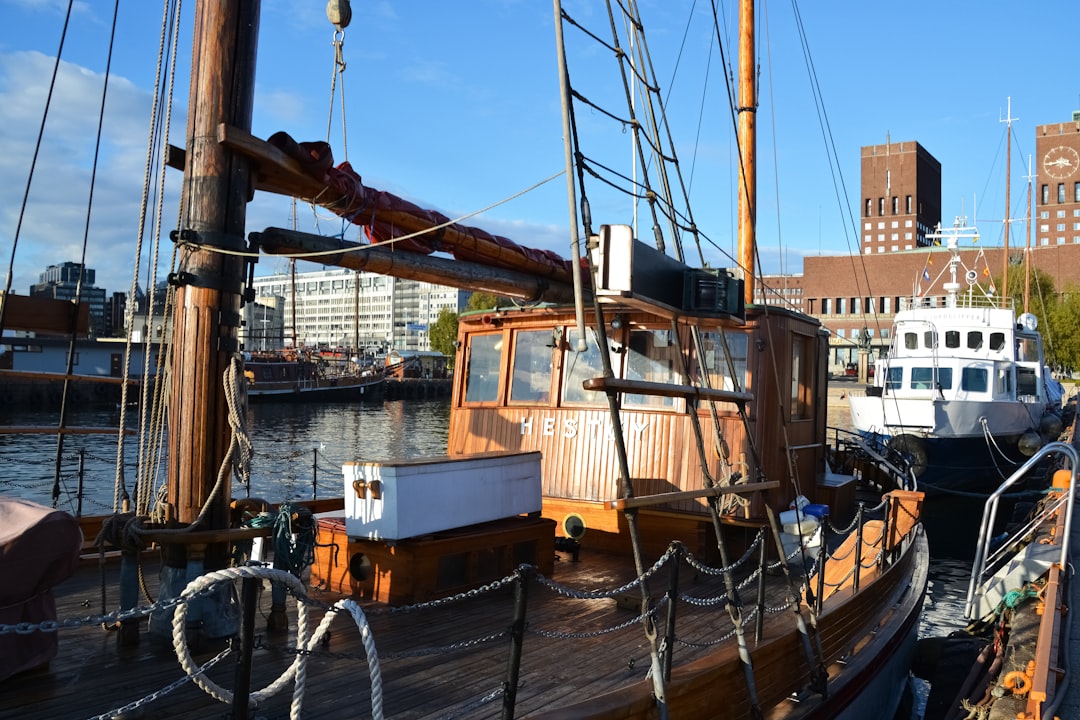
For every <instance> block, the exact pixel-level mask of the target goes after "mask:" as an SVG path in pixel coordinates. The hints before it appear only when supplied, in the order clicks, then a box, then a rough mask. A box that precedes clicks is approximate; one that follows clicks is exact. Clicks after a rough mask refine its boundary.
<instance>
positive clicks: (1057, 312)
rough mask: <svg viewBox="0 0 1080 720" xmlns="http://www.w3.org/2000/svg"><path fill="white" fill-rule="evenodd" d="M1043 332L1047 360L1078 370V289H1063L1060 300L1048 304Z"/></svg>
mask: <svg viewBox="0 0 1080 720" xmlns="http://www.w3.org/2000/svg"><path fill="white" fill-rule="evenodd" d="M1047 321H1048V322H1047V323H1046V326H1045V327H1042V326H1040V330H1042V332H1043V341H1044V343H1045V344H1046V347H1047V351H1046V355H1047V360H1049V361H1050V362H1051V363H1053V364H1056V365H1060V366H1062V367H1066V368H1071V369H1074V370H1075V369H1076V368H1080V288H1076V287H1075V286H1070V287H1066V288H1065V292H1063V293H1062V294H1061V297H1060V299H1057V300H1056V301H1055V302H1053V303H1050V308H1049V312H1048V318H1047Z"/></svg>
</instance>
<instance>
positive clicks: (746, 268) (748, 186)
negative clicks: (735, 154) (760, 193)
mask: <svg viewBox="0 0 1080 720" xmlns="http://www.w3.org/2000/svg"><path fill="white" fill-rule="evenodd" d="M754 52H755V50H754V0H740V2H739V107H738V111H739V163H740V168H739V267H741V268H742V270H743V278H744V280H745V293H744V295H745V301H746V304H747V305H749V304H751V303H752V302H754V274H755V273H754V245H755V230H756V226H757V165H756V162H757V161H756V156H757V134H756V133H757V129H756V122H757V86H756V84H755V77H754V74H755V73H754Z"/></svg>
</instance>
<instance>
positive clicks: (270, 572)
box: [172, 566, 383, 720]
mask: <svg viewBox="0 0 1080 720" xmlns="http://www.w3.org/2000/svg"><path fill="white" fill-rule="evenodd" d="M237 578H258V579H263V580H270V581H271V582H277V583H282V584H284V585H286V586H288V589H289V590H291V591H292V592H293V593H294V594H296V595H297V596H302V595H304V585H303V583H302V582H300V580H299V579H297V578H296V577H294V576H293V575H292V574H291V573H289V572H286V571H284V570H275V569H273V568H267V567H258V566H243V567H233V568H226V569H224V570H218V571H215V572H211V573H207V574H205V575H201V576H199V577H197V578H195V579H194V580H192V581H191V582H190V583H188V585H187V587H186V588H184V591H183V592H182V593H181V594H180V598H181V599H182V600H183V601H184V602H182V603H181V604H179V605H178V606H177V607H176V609H175V610H174V611H173V619H172V640H173V649H174V650H175V651H176V658H177V660H179V661H180V666H181V667H182V668H183V669H184V672H185V673H187V674H188V676H190V677H191V680H192V682H194V683H195V684H196V685H198V686H199V687H200V688H201V689H202V690H203V692H205V693H206V694H208V695H210V697H212V698H214V699H215V700H218V701H220V702H223V703H231V702H232V700H233V693H232V692H231V691H229V690H227V689H225V688H223V687H221V686H220V685H218V684H217V683H215V682H214V681H212V680H210V679H209V678H208V677H206V676H205V675H204V674H203V673H202V672H201V670H200V668H199V667H198V665H197V664H196V662H195V660H194V658H192V656H191V651H190V649H189V648H188V645H187V633H186V620H187V607H188V603H187V602H186V601H187V600H188V599H189V598H191V597H192V596H195V595H199V594H202V593H203V592H205V591H206V590H208V589H210V588H211V587H213V586H215V585H218V584H221V583H223V582H231V581H233V580H235V579H237ZM341 611H345V612H348V613H349V614H350V615H351V616H352V618H353V621H354V622H355V623H356V626H357V628H358V629H359V630H360V638H361V640H362V641H363V644H364V652H365V654H366V656H367V662H368V674H369V676H370V678H371V715H372V718H374V720H382V717H383V706H382V671H381V669H380V666H379V655H378V652H377V651H376V649H375V641H374V638H373V637H372V635H371V627H370V626H369V625H368V622H367V618H366V616H365V615H364V611H363V610H362V609H361V607H360V606H359V605H358V604H357V603H356V602H355V601H354V600H351V599H346V600H339V601H338V602H336V603H334V605H332V606H331V607H330V609H329V611H328V612H327V613H326V614H325V615H324V616H323V619H322V622H320V623H319V626H318V627H317V628H316V629H315V632H314V633H313V634H312V635H311V637H310V638H309V637H308V618H307V605H305V604H304V603H302V602H297V604H296V648H297V653H296V657H295V658H294V659H293V661H292V663H291V664H290V665H289V667H288V668H287V669H286V670H285V672H283V673H282V674H281V675H279V676H278V677H277V679H275V680H273V681H272V682H271V683H270V684H268V685H267V686H266V687H264V688H262V689H261V690H257V691H255V692H253V693H251V695H250V700H251V703H252V705H253V706H257V705H258V704H259V703H261V702H263V701H264V700H266V699H267V698H269V697H271V696H273V695H275V694H277V693H278V692H280V691H281V689H282V688H283V687H285V685H287V684H288V683H289V682H291V681H292V680H293V679H294V678H295V680H296V684H295V686H294V688H293V699H292V705H291V707H290V715H289V717H290V718H293V720H299V718H300V717H301V710H302V707H303V701H304V691H305V689H306V686H305V683H306V680H307V658H308V656H309V655H310V650H311V648H313V647H315V646H316V645H318V644H319V642H320V641H321V640H322V638H323V636H325V635H326V633H327V632H328V631H329V629H330V624H331V623H332V622H333V621H334V618H335V617H336V616H337V613H338V612H341Z"/></svg>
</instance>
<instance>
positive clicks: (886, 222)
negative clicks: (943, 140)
mask: <svg viewBox="0 0 1080 720" xmlns="http://www.w3.org/2000/svg"><path fill="white" fill-rule="evenodd" d="M861 157H862V163H861V172H862V213H861V214H862V252H863V253H864V254H866V255H871V254H881V253H886V252H900V251H904V250H914V249H915V248H920V247H925V246H926V245H927V244H928V241H927V239H926V236H927V234H928V233H931V232H933V231H934V229H935V228H936V227H937V226H938V223H940V222H941V163H940V162H938V160H937V158H935V157H934V156H933V155H931V154H930V153H929V152H927V151H926V149H925V148H923V147H922V146H921V145H919V143H917V142H899V143H894V142H887V143H885V144H884V145H868V146H866V147H863V148H862V149H861Z"/></svg>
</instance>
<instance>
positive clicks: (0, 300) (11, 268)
mask: <svg viewBox="0 0 1080 720" xmlns="http://www.w3.org/2000/svg"><path fill="white" fill-rule="evenodd" d="M73 5H74V0H68V6H67V12H65V13H64V27H63V28H62V29H61V31H60V47H59V48H57V50H56V60H55V61H54V62H53V71H52V77H51V79H50V80H49V91H48V92H47V93H46V94H45V109H44V111H43V112H42V113H41V125H39V126H38V134H37V140H36V141H35V142H34V156H33V158H31V160H30V174H29V176H28V177H27V178H26V189H25V190H23V199H22V204H21V205H20V206H19V219H18V221H17V222H16V223H15V235H14V236H13V237H12V238H11V257H10V258H8V267H7V278H6V279H5V280H4V294H3V295H0V335H2V334H3V331H4V319H5V317H4V316H5V312H6V310H7V298H8V297H9V296H10V295H11V283H12V281H13V279H14V274H15V250H16V249H17V248H18V247H19V235H20V234H21V232H22V224H23V220H24V219H25V218H26V206H27V204H28V203H29V200H30V188H31V186H32V185H33V183H34V171H35V170H36V169H37V161H38V153H40V152H41V143H42V141H43V139H44V137H45V121H46V120H48V119H49V108H50V107H51V106H52V99H53V91H54V90H55V89H56V76H57V75H59V74H60V59H61V58H62V57H63V56H64V40H66V39H67V30H68V25H69V24H70V22H71V8H72V6H73Z"/></svg>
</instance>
